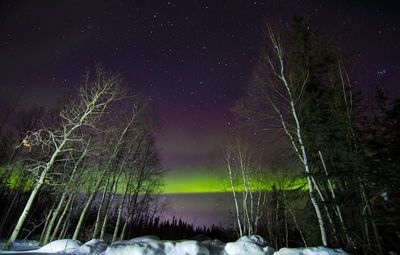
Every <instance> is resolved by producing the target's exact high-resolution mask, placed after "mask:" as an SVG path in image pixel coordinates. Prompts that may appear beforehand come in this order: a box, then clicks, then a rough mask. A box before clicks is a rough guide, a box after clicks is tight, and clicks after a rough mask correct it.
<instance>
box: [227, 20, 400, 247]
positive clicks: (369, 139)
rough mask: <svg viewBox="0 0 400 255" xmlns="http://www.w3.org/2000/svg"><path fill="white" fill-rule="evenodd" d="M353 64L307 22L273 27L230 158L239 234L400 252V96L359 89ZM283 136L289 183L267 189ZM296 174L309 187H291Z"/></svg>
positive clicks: (243, 104)
mask: <svg viewBox="0 0 400 255" xmlns="http://www.w3.org/2000/svg"><path fill="white" fill-rule="evenodd" d="M351 60H352V57H351V55H345V54H343V51H342V50H341V49H340V48H339V47H338V46H336V45H335V44H334V43H333V42H332V41H331V40H329V39H326V37H323V36H322V35H321V33H318V32H316V31H314V30H312V29H311V25H310V23H309V20H308V18H298V17H295V18H294V19H293V21H292V23H291V25H290V26H289V27H285V28H283V29H281V30H279V29H277V28H274V29H273V28H272V27H270V26H266V28H265V33H264V41H263V43H262V46H261V48H260V54H259V59H258V63H257V64H256V66H255V68H254V70H253V73H252V75H251V78H250V81H249V83H248V86H247V88H246V95H245V96H244V97H243V98H242V99H241V100H239V101H238V102H237V104H236V105H235V106H234V108H233V111H234V113H235V114H236V116H237V123H238V125H239V128H238V130H235V131H233V132H232V135H231V137H230V139H229V140H230V142H228V146H227V149H226V152H225V169H226V173H227V176H228V178H229V180H230V184H231V190H232V196H233V201H234V206H235V213H234V220H233V223H234V224H235V228H236V232H237V233H238V235H243V234H254V233H258V234H261V235H264V236H266V237H267V240H269V241H271V243H272V244H273V245H272V246H273V247H275V248H279V247H285V246H286V247H287V246H293V245H297V246H299V245H300V246H315V245H321V244H322V245H325V246H330V247H343V248H345V249H346V250H348V251H350V252H352V253H364V254H369V253H371V254H376V253H377V254H386V253H387V252H389V251H396V250H400V246H399V243H400V235H399V232H398V229H399V227H400V218H399V215H400V200H399V198H400V196H399V195H400V193H399V190H400V186H399V185H400V184H399V183H400V157H399V155H400V150H399V149H400V140H399V139H400V133H399V132H400V131H399V130H400V98H399V97H393V96H392V97H389V96H387V95H385V93H384V89H383V87H382V84H379V85H380V86H377V89H376V91H375V95H373V96H372V97H371V95H369V94H365V93H364V94H362V93H361V92H357V90H356V89H355V88H353V86H352V78H351V77H350V75H349V74H348V72H347V71H346V66H347V63H351ZM277 134H280V136H279V135H277ZM277 137H279V139H282V140H283V141H285V143H286V144H287V146H286V147H280V148H279V149H277V150H279V153H276V154H277V155H278V157H279V154H280V155H283V157H285V161H286V163H285V164H286V167H282V170H281V171H278V172H276V173H275V175H276V176H277V177H279V176H280V177H281V178H282V181H281V182H277V183H276V187H275V190H274V192H260V190H262V189H260V187H262V185H263V183H262V181H261V182H260V181H259V180H260V176H264V175H265V169H271V168H268V167H266V166H265V163H266V162H264V161H263V158H264V156H265V155H264V154H263V153H264V151H271V149H270V148H269V149H268V146H274V145H271V144H273V142H274V141H272V143H271V140H273V139H278V138H277ZM282 166H283V165H282ZM285 169H286V170H285ZM294 169H296V171H295V172H294V171H293V170H294ZM267 171H268V170H267ZM290 176H296V177H297V178H299V177H301V178H305V179H306V180H307V181H306V184H305V185H304V186H303V187H301V188H300V189H298V191H297V192H296V191H295V190H290V191H289V190H288V189H287V188H286V187H285V183H287V179H288V177H290ZM261 179H262V178H261Z"/></svg>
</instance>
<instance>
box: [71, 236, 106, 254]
mask: <svg viewBox="0 0 400 255" xmlns="http://www.w3.org/2000/svg"><path fill="white" fill-rule="evenodd" d="M108 245H109V244H108V243H107V242H106V241H104V240H99V239H92V240H90V241H89V242H86V243H85V244H83V245H82V246H81V247H79V248H78V249H77V250H76V253H77V254H101V253H103V252H104V251H105V250H106V249H107V247H108Z"/></svg>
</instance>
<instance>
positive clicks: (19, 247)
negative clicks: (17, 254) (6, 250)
mask: <svg viewBox="0 0 400 255" xmlns="http://www.w3.org/2000/svg"><path fill="white" fill-rule="evenodd" d="M6 242H7V240H2V241H0V250H2V249H3V247H4V246H5V244H6ZM39 248H40V246H39V242H38V241H36V240H20V241H18V242H14V244H13V246H12V248H11V249H12V250H13V251H27V250H36V249H39Z"/></svg>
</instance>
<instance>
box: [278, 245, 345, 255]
mask: <svg viewBox="0 0 400 255" xmlns="http://www.w3.org/2000/svg"><path fill="white" fill-rule="evenodd" d="M345 254H347V253H346V252H345V251H343V250H342V249H330V248H326V247H322V246H320V247H309V248H282V249H280V250H279V251H277V252H275V253H274V255H345Z"/></svg>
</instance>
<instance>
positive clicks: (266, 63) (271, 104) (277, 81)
mask: <svg viewBox="0 0 400 255" xmlns="http://www.w3.org/2000/svg"><path fill="white" fill-rule="evenodd" d="M265 36H266V44H267V45H266V46H265V47H264V48H263V50H262V52H261V59H260V63H259V66H258V69H257V71H256V72H255V75H254V77H253V78H254V80H253V83H254V88H255V90H253V91H250V93H249V97H250V99H251V100H253V101H254V102H261V103H262V107H265V108H266V109H263V111H262V112H258V113H253V112H251V110H250V111H249V110H247V106H244V107H242V108H244V111H249V112H247V113H246V116H249V117H248V118H250V119H251V118H256V119H257V120H256V121H260V120H261V121H262V122H263V121H264V122H265V121H266V122H268V125H270V126H271V127H272V129H277V128H278V129H280V130H282V131H283V133H284V134H285V135H286V137H287V139H288V141H289V143H290V145H291V147H292V148H293V150H294V152H295V154H296V155H297V157H298V159H299V160H300V163H301V165H302V168H303V170H304V173H305V175H306V178H307V188H308V194H309V198H310V200H311V203H312V205H313V208H314V211H315V215H316V216H317V219H318V225H319V229H320V235H321V241H322V244H323V245H325V246H327V245H328V237H327V231H326V226H325V219H324V216H323V214H322V212H321V209H320V204H319V201H318V200H317V198H316V195H315V185H314V183H313V177H312V175H313V172H312V170H311V166H310V161H309V155H308V151H307V147H306V144H305V138H304V130H303V125H304V123H302V120H301V114H300V109H301V105H300V103H301V99H302V94H303V89H304V87H305V85H306V84H307V81H308V79H309V74H308V70H305V69H304V68H303V67H301V66H300V67H299V66H293V65H291V64H290V63H289V61H288V56H287V55H285V54H286V52H285V51H284V48H283V46H282V43H281V41H280V38H279V37H277V36H276V35H275V34H274V32H273V31H272V29H271V28H270V27H268V29H267V31H266V34H265ZM239 107H240V106H239ZM250 108H251V107H250ZM256 115H257V117H254V116H256ZM271 120H272V121H273V123H271ZM264 122H263V123H264ZM265 129H268V127H264V130H265Z"/></svg>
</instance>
